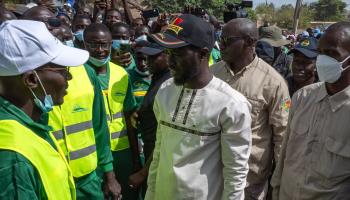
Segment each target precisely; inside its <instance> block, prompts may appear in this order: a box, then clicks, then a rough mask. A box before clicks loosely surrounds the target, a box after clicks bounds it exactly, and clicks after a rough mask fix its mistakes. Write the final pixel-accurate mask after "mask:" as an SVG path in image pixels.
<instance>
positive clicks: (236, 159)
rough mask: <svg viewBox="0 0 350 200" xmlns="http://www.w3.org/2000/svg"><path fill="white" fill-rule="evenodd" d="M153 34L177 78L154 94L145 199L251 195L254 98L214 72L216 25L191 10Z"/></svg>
mask: <svg viewBox="0 0 350 200" xmlns="http://www.w3.org/2000/svg"><path fill="white" fill-rule="evenodd" d="M151 37H152V38H153V39H154V40H155V41H156V42H157V43H159V44H160V45H162V46H164V47H166V48H168V49H167V51H168V53H169V54H170V62H171V64H170V66H172V72H173V78H171V79H169V80H167V81H165V82H164V83H163V85H162V86H161V88H160V89H159V91H158V93H157V95H156V98H155V103H154V113H155V115H156V118H157V121H158V129H157V141H156V145H155V150H154V153H153V161H152V163H151V167H150V170H149V177H148V190H147V193H146V200H163V199H196V200H201V199H203V200H204V199H209V200H217V199H235V200H236V199H237V200H240V199H244V188H245V185H246V176H247V173H248V158H249V155H250V149H251V116H250V104H249V103H248V101H247V99H246V98H245V97H244V96H243V95H242V94H240V93H239V92H237V91H235V90H234V89H232V88H231V87H230V86H229V85H228V84H226V83H225V82H223V81H221V80H219V79H218V78H216V77H214V76H213V75H212V74H211V73H210V72H209V68H208V61H209V55H210V52H211V49H212V48H213V46H214V42H215V37H214V30H213V28H212V27H211V26H210V24H209V23H207V22H205V21H203V20H202V19H200V18H197V17H195V16H193V15H186V14H184V15H181V16H180V17H178V18H176V19H174V20H173V21H172V22H171V23H170V25H169V26H168V28H167V30H166V32H165V33H158V34H154V35H152V36H151Z"/></svg>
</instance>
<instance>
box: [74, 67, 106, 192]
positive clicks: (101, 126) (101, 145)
mask: <svg viewBox="0 0 350 200" xmlns="http://www.w3.org/2000/svg"><path fill="white" fill-rule="evenodd" d="M84 67H85V70H86V72H87V74H88V76H89V79H90V82H91V84H92V86H93V87H94V93H95V95H94V101H93V111H92V112H93V113H92V124H93V129H94V135H95V142H96V151H97V157H98V166H99V167H100V168H101V169H102V171H103V172H110V171H113V163H112V162H113V157H112V152H111V149H110V139H109V130H108V125H107V118H106V110H105V107H104V100H103V95H102V91H101V89H100V88H101V86H100V83H99V81H98V79H97V76H96V74H95V71H94V70H93V69H91V68H89V67H87V66H84ZM73 78H74V77H73ZM92 179H94V176H89V175H86V176H83V177H80V178H78V179H76V184H77V188H79V187H80V186H83V185H84V184H86V183H88V182H89V181H90V180H92Z"/></svg>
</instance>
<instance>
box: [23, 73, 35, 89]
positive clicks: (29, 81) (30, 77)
mask: <svg viewBox="0 0 350 200" xmlns="http://www.w3.org/2000/svg"><path fill="white" fill-rule="evenodd" d="M22 81H23V84H24V85H25V86H26V87H28V88H31V89H35V88H37V87H38V86H39V80H38V77H37V76H36V75H35V73H34V71H29V72H26V73H24V74H22Z"/></svg>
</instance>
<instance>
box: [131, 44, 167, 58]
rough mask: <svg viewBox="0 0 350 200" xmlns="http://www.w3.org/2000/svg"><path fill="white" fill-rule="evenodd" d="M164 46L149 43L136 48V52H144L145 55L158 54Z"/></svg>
mask: <svg viewBox="0 0 350 200" xmlns="http://www.w3.org/2000/svg"><path fill="white" fill-rule="evenodd" d="M164 49H165V48H164V47H162V46H160V45H159V44H157V43H149V44H148V45H147V46H144V47H142V48H140V49H138V50H137V52H140V53H142V54H145V55H147V56H154V55H157V54H160V53H162V52H163V51H164Z"/></svg>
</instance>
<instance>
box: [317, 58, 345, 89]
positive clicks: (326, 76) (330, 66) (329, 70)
mask: <svg viewBox="0 0 350 200" xmlns="http://www.w3.org/2000/svg"><path fill="white" fill-rule="evenodd" d="M349 58H350V56H348V57H346V58H345V59H344V60H343V61H341V62H339V61H338V60H336V59H334V58H332V57H330V56H327V55H324V54H320V55H318V56H317V60H316V68H317V74H318V77H319V79H320V81H323V82H327V83H335V82H336V81H338V80H339V78H340V76H341V74H342V72H343V71H345V70H346V69H347V68H348V67H349V66H347V67H345V68H343V64H344V63H345V62H346V61H347V60H348V59H349Z"/></svg>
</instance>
